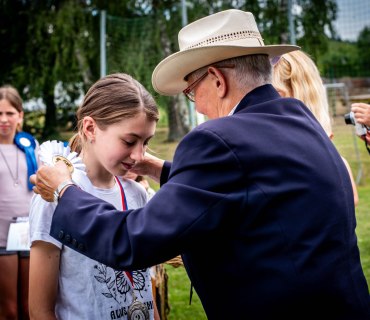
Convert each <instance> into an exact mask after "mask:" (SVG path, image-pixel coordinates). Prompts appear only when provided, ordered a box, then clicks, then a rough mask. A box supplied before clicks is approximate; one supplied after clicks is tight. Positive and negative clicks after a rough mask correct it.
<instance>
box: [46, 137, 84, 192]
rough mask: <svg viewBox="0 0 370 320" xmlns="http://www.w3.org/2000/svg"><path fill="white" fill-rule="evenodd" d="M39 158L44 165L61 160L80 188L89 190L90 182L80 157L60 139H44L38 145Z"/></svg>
mask: <svg viewBox="0 0 370 320" xmlns="http://www.w3.org/2000/svg"><path fill="white" fill-rule="evenodd" d="M39 158H40V160H41V162H42V163H43V164H44V165H47V166H54V165H55V164H56V163H57V162H58V161H63V162H64V163H65V164H66V165H67V167H68V169H69V171H70V172H71V174H72V180H73V182H74V183H76V184H77V185H78V186H79V187H80V188H81V189H83V190H85V191H87V192H91V183H90V180H89V178H88V177H87V175H86V167H85V164H84V163H83V162H82V159H81V158H80V157H78V154H77V153H76V152H74V151H72V152H71V148H70V147H69V146H65V145H64V143H63V142H61V141H56V140H53V141H50V140H49V141H45V142H44V143H42V144H41V145H40V151H39Z"/></svg>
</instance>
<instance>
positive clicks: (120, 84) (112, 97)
mask: <svg viewBox="0 0 370 320" xmlns="http://www.w3.org/2000/svg"><path fill="white" fill-rule="evenodd" d="M140 112H145V114H146V116H147V118H148V119H149V120H152V121H156V122H157V121H158V119H159V112H158V108H157V105H156V103H155V100H154V98H153V97H152V95H151V94H150V93H149V92H148V91H147V90H146V89H145V88H144V86H143V85H142V84H141V83H140V82H138V81H137V80H135V79H134V78H133V77H131V76H130V75H128V74H125V73H114V74H110V75H108V76H105V77H103V78H101V79H99V80H98V81H97V82H95V83H94V84H93V85H92V87H91V88H90V89H89V90H88V91H87V93H86V95H85V97H84V100H83V102H82V105H81V106H80V107H79V108H78V110H77V130H78V132H77V133H76V134H75V135H74V136H73V137H72V138H71V139H70V141H69V144H70V147H71V150H73V151H76V152H78V153H79V152H81V150H82V143H83V142H84V141H85V137H84V135H83V130H82V129H83V118H84V117H86V116H90V117H91V118H93V119H94V120H95V122H96V124H97V125H98V127H99V128H100V129H102V130H104V129H105V128H106V127H107V126H109V125H111V124H114V123H117V122H120V121H121V120H122V119H128V118H133V117H135V116H136V115H137V114H139V113H140Z"/></svg>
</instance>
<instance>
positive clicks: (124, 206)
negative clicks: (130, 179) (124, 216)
mask: <svg viewBox="0 0 370 320" xmlns="http://www.w3.org/2000/svg"><path fill="white" fill-rule="evenodd" d="M114 178H115V179H116V182H117V183H118V185H119V188H120V190H121V199H122V211H126V210H128V206H127V201H126V195H125V190H123V187H122V184H121V181H119V179H118V178H117V177H114Z"/></svg>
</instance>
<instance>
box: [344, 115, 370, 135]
mask: <svg viewBox="0 0 370 320" xmlns="http://www.w3.org/2000/svg"><path fill="white" fill-rule="evenodd" d="M344 122H345V123H346V124H352V125H354V126H355V131H356V135H358V136H363V135H366V132H367V130H368V129H367V127H366V126H364V125H363V124H360V123H358V122H357V121H356V118H355V115H354V113H353V112H352V111H351V112H349V113H346V114H345V115H344Z"/></svg>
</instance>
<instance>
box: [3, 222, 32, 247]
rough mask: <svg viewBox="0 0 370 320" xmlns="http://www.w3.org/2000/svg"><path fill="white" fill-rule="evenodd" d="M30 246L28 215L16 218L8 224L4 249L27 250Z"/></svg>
mask: <svg viewBox="0 0 370 320" xmlns="http://www.w3.org/2000/svg"><path fill="white" fill-rule="evenodd" d="M30 246H31V244H30V237H29V222H28V217H27V218H25V217H22V218H18V219H17V222H14V223H11V224H10V227H9V232H8V241H7V244H6V250H8V251H24V250H26V251H28V250H30Z"/></svg>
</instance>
